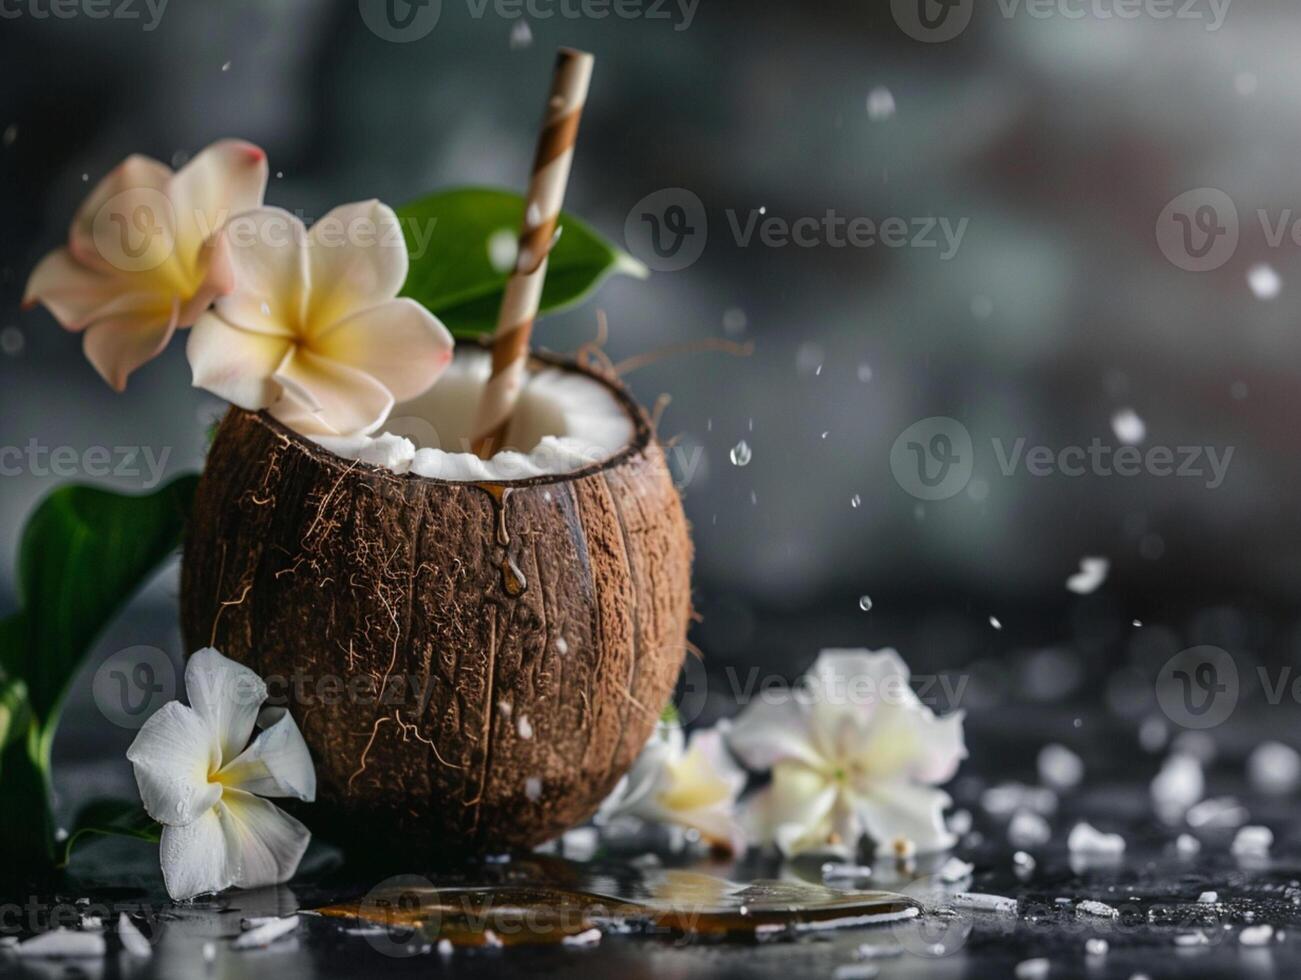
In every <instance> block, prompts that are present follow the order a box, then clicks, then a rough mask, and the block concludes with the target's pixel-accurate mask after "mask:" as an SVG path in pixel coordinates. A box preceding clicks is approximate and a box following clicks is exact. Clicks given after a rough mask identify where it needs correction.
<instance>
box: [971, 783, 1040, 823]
mask: <svg viewBox="0 0 1301 980" xmlns="http://www.w3.org/2000/svg"><path fill="white" fill-rule="evenodd" d="M980 805H981V806H983V807H984V808H985V809H986V810H987V811H988V812H989V813H990V814H992V815H993V816H996V817H1007V816H1011V815H1012V814H1013V813H1015V812H1016V811H1017V810H1033V811H1034V812H1035V813H1040V814H1044V815H1045V816H1047V815H1050V814H1053V813H1056V812H1057V794H1056V793H1054V792H1053V791H1052V790H1050V789H1047V788H1046V787H1041V786H1026V785H1025V784H1024V783H1000V784H999V785H997V786H991V787H990V788H989V789H987V790H985V792H983V793H982V794H981V795H980Z"/></svg>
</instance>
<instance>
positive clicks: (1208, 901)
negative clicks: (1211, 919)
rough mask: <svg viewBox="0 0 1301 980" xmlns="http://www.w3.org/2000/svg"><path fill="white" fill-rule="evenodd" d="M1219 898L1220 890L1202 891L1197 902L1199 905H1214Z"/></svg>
mask: <svg viewBox="0 0 1301 980" xmlns="http://www.w3.org/2000/svg"><path fill="white" fill-rule="evenodd" d="M1219 900H1220V893H1219V892H1202V893H1201V894H1200V895H1198V896H1197V902H1198V904H1199V905H1214V904H1215V903H1216V902H1218V901H1219Z"/></svg>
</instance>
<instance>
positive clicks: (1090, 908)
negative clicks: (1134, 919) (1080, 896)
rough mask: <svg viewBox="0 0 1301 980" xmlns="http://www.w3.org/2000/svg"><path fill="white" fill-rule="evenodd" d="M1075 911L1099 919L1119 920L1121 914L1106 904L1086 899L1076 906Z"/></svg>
mask: <svg viewBox="0 0 1301 980" xmlns="http://www.w3.org/2000/svg"><path fill="white" fill-rule="evenodd" d="M1075 911H1076V912H1078V913H1079V914H1081V915H1091V916H1094V917H1096V918H1099V919H1119V918H1120V913H1119V912H1118V911H1116V909H1114V908H1113V907H1112V906H1110V905H1108V904H1107V903H1106V902H1099V901H1095V900H1094V899H1091V898H1090V899H1085V900H1084V901H1083V902H1080V903H1079V904H1078V905H1076V906H1075Z"/></svg>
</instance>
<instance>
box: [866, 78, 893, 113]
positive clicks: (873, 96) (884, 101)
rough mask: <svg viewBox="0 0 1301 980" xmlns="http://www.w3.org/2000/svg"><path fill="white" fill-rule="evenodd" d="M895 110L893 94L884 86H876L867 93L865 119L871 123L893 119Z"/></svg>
mask: <svg viewBox="0 0 1301 980" xmlns="http://www.w3.org/2000/svg"><path fill="white" fill-rule="evenodd" d="M895 108H896V107H895V102H894V93H893V92H891V91H890V90H889V89H888V88H886V87H885V86H884V85H878V86H877V87H876V88H874V89H872V91H870V92H868V93H867V118H868V119H870V120H872V122H885V121H886V120H887V119H893V118H894V113H895Z"/></svg>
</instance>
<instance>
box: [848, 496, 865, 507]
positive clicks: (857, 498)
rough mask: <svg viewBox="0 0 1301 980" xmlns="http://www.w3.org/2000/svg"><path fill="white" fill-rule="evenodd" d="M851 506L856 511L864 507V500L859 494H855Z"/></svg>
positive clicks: (850, 499) (851, 498) (850, 502)
mask: <svg viewBox="0 0 1301 980" xmlns="http://www.w3.org/2000/svg"><path fill="white" fill-rule="evenodd" d="M849 506H850V507H853V508H854V510H858V508H860V507H862V506H863V498H862V497H860V496H859V495H858V494H854V495H853V496H852V497H850V498H849Z"/></svg>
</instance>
